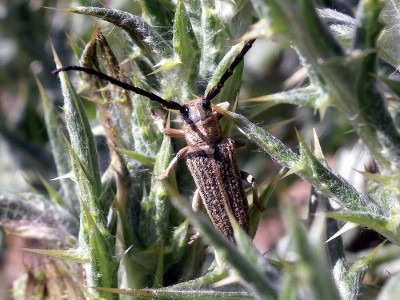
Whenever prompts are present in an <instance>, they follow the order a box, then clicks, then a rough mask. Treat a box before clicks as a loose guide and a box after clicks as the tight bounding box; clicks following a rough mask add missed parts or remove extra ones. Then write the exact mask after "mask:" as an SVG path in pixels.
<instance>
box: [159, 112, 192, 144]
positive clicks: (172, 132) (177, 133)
mask: <svg viewBox="0 0 400 300" xmlns="http://www.w3.org/2000/svg"><path fill="white" fill-rule="evenodd" d="M151 114H152V116H153V119H154V122H155V123H156V125H157V127H158V129H159V130H160V131H161V132H162V133H163V134H165V135H167V136H170V137H173V138H184V137H185V131H184V130H182V129H174V128H165V126H164V124H165V120H164V118H163V117H161V115H160V114H159V113H158V112H157V111H156V110H152V111H151Z"/></svg>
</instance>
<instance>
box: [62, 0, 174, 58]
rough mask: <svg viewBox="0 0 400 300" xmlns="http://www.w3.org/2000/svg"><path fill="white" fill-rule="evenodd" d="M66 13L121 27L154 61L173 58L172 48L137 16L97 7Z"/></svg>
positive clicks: (74, 9) (80, 8) (70, 10)
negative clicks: (81, 15) (93, 18)
mask: <svg viewBox="0 0 400 300" xmlns="http://www.w3.org/2000/svg"><path fill="white" fill-rule="evenodd" d="M68 11H69V12H72V13H78V14H84V15H89V16H95V17H97V18H99V19H102V20H105V21H108V22H110V23H112V24H114V25H116V26H118V27H121V28H122V29H123V30H125V31H126V32H127V33H128V34H129V36H130V37H131V38H132V39H133V40H134V41H136V42H137V43H138V45H139V46H140V48H141V49H142V51H144V52H145V54H147V53H151V55H152V56H153V59H154V61H159V60H161V59H163V58H171V57H172V56H173V51H172V48H171V46H170V45H169V44H168V43H167V41H165V40H164V39H163V37H162V36H161V35H160V34H159V33H158V32H157V31H155V30H154V29H153V28H152V27H151V26H149V24H147V23H146V22H145V21H144V20H143V19H141V18H140V17H138V16H135V15H132V14H130V13H128V12H124V11H121V10H117V9H108V8H99V7H85V6H80V7H75V8H70V9H68ZM146 56H147V55H146Z"/></svg>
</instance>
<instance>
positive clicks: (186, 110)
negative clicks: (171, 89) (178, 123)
mask: <svg viewBox="0 0 400 300" xmlns="http://www.w3.org/2000/svg"><path fill="white" fill-rule="evenodd" d="M180 113H181V115H182V116H188V115H189V107H188V106H186V105H182V107H181V109H180Z"/></svg>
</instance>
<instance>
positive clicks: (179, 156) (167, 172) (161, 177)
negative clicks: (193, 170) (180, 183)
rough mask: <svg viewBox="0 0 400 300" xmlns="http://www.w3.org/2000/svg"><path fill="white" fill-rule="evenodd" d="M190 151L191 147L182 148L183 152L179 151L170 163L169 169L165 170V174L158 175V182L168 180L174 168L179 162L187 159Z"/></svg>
mask: <svg viewBox="0 0 400 300" xmlns="http://www.w3.org/2000/svg"><path fill="white" fill-rule="evenodd" d="M188 151H189V146H186V147H185V148H182V149H181V150H179V151H178V153H177V154H176V155H175V157H174V158H173V159H172V160H171V162H170V163H169V165H168V167H167V169H166V170H165V172H164V173H163V174H160V175H157V176H156V177H157V179H158V180H164V179H166V178H168V177H169V176H170V175H171V173H172V170H173V169H174V167H175V166H176V164H177V163H178V161H179V160H180V159H182V158H185V156H186V153H187V152H188Z"/></svg>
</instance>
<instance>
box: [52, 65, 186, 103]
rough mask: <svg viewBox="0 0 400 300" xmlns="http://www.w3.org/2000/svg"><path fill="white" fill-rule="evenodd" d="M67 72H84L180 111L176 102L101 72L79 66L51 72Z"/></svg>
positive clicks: (55, 73)
mask: <svg viewBox="0 0 400 300" xmlns="http://www.w3.org/2000/svg"><path fill="white" fill-rule="evenodd" d="M67 71H79V72H85V73H87V74H90V75H95V76H97V77H99V78H101V79H104V80H107V81H108V82H110V83H112V84H114V85H116V86H119V87H121V88H123V89H125V90H128V91H132V92H135V93H136V94H139V95H142V96H145V97H147V98H149V99H150V100H152V101H156V102H158V103H160V104H161V105H162V106H164V107H165V108H167V109H174V110H181V109H182V105H180V104H179V103H177V102H174V101H169V100H165V99H163V98H161V97H159V96H157V95H156V94H153V93H150V92H148V91H145V90H143V89H141V88H138V87H136V86H133V85H131V84H129V83H126V82H122V81H120V80H118V79H115V78H113V77H111V76H108V75H107V74H104V73H102V72H99V71H96V70H93V69H90V68H85V67H80V66H68V67H63V68H59V69H57V70H54V71H53V72H51V73H52V74H53V75H57V74H58V73H60V72H67Z"/></svg>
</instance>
